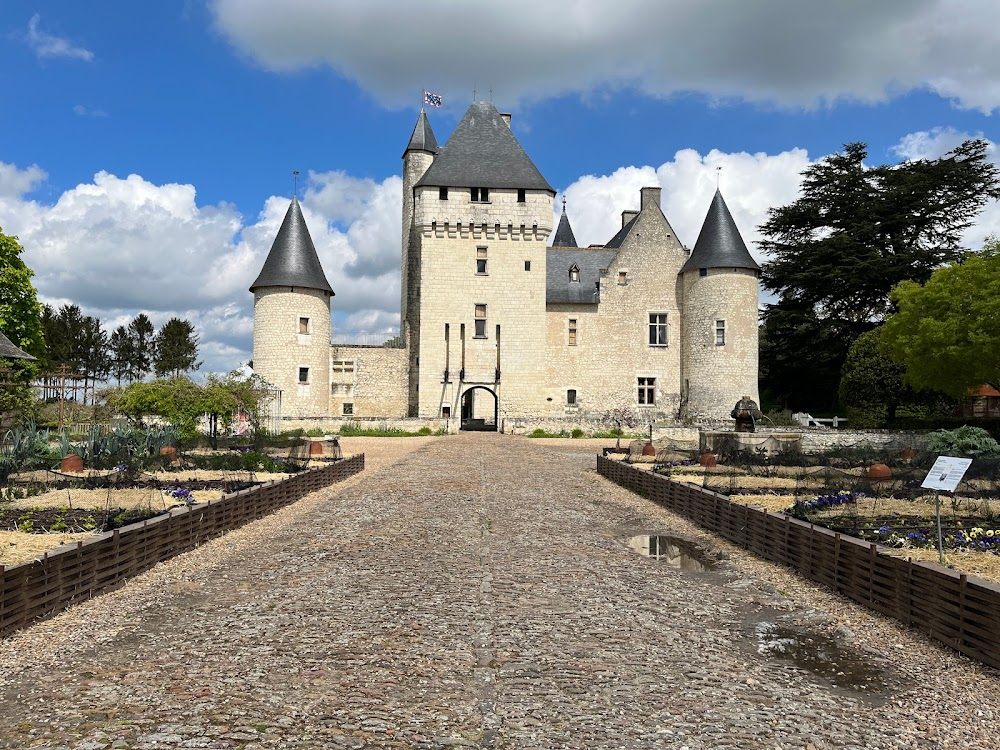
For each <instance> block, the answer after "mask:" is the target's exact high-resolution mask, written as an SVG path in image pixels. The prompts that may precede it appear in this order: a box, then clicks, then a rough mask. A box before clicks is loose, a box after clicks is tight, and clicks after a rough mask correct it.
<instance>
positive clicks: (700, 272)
mask: <svg viewBox="0 0 1000 750" xmlns="http://www.w3.org/2000/svg"><path fill="white" fill-rule="evenodd" d="M698 275H699V276H708V269H707V268H699V269H698Z"/></svg>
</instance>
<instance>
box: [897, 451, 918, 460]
mask: <svg viewBox="0 0 1000 750" xmlns="http://www.w3.org/2000/svg"><path fill="white" fill-rule="evenodd" d="M915 455H917V452H916V451H915V450H913V448H903V450H901V451H900V452H899V457H900V458H901V459H903V460H904V461H912V460H913V457H914V456H915Z"/></svg>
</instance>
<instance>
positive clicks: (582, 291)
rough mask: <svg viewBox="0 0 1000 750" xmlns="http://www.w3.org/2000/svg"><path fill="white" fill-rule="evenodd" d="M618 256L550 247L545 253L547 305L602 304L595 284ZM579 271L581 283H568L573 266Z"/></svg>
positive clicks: (610, 253) (600, 251)
mask: <svg viewBox="0 0 1000 750" xmlns="http://www.w3.org/2000/svg"><path fill="white" fill-rule="evenodd" d="M615 255H617V253H613V252H607V251H605V250H578V249H572V250H564V249H562V248H553V247H550V248H548V249H547V250H546V251H545V302H546V303H549V304H557V303H567V302H568V303H577V304H585V305H596V304H597V302H598V301H599V299H598V294H597V286H596V282H597V281H600V278H601V269H603V268H607V267H608V266H610V265H611V262H612V261H613V260H614V259H615ZM574 265H575V266H576V267H577V268H579V269H580V280H579V281H570V280H569V269H570V268H571V267H572V266H574Z"/></svg>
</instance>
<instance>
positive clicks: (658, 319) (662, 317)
mask: <svg viewBox="0 0 1000 750" xmlns="http://www.w3.org/2000/svg"><path fill="white" fill-rule="evenodd" d="M667 343H668V339H667V314H666V313H650V314H649V345H650V346H666V345H667Z"/></svg>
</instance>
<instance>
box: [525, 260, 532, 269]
mask: <svg viewBox="0 0 1000 750" xmlns="http://www.w3.org/2000/svg"><path fill="white" fill-rule="evenodd" d="M524 270H525V271H530V270H531V261H530V260H526V261H524Z"/></svg>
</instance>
